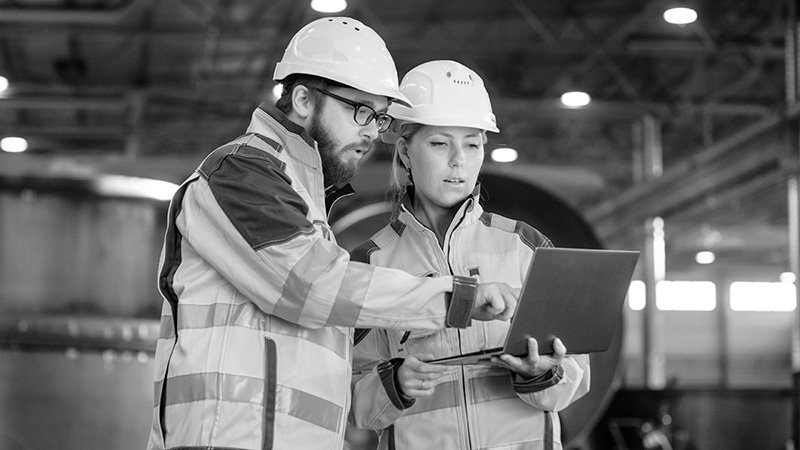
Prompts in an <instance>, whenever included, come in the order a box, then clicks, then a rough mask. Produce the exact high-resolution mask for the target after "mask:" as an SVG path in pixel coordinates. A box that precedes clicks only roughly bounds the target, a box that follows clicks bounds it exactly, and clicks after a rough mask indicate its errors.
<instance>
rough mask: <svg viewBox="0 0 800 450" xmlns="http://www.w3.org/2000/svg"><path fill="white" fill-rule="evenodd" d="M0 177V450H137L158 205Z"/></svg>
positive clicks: (150, 338)
mask: <svg viewBox="0 0 800 450" xmlns="http://www.w3.org/2000/svg"><path fill="white" fill-rule="evenodd" d="M96 187H97V186H96V184H95V183H94V181H92V180H89V179H76V178H53V177H27V178H13V179H12V178H8V177H5V178H3V177H0V449H3V450H34V449H37V450H38V449H48V448H60V449H75V450H77V449H98V450H99V449H118V450H128V449H130V450H134V449H135V450H141V449H143V448H144V447H145V444H146V442H147V433H148V431H149V427H150V420H151V411H152V405H153V363H152V354H153V349H154V348H155V340H156V338H157V336H158V319H157V318H158V316H159V314H160V305H161V300H160V296H159V294H158V290H157V288H156V272H157V266H158V255H159V251H160V245H161V240H162V238H163V230H164V223H165V217H166V204H165V203H164V202H157V201H153V200H148V199H143V198H133V197H122V196H108V195H104V194H103V193H102V192H99V191H98V190H97V189H96Z"/></svg>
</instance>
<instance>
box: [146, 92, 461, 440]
mask: <svg viewBox="0 0 800 450" xmlns="http://www.w3.org/2000/svg"><path fill="white" fill-rule="evenodd" d="M247 131H248V134H246V135H244V136H242V137H241V138H239V139H237V140H234V141H233V142H231V143H229V144H226V145H224V146H222V147H220V148H218V149H217V150H215V151H214V152H212V153H211V154H209V155H208V157H206V159H205V160H204V161H203V162H202V164H201V165H200V167H199V168H198V169H197V170H196V171H195V173H194V174H193V175H192V176H191V177H189V178H188V179H187V180H186V181H185V182H184V183H183V185H182V186H181V188H180V189H179V190H178V192H177V193H176V195H175V197H174V198H173V201H172V203H171V204H170V209H169V217H168V224H167V231H166V236H165V241H164V248H163V250H162V255H161V264H160V277H159V288H160V290H161V293H162V295H163V296H164V299H165V301H164V307H163V312H162V317H161V335H160V337H159V340H158V343H157V348H156V356H155V393H154V394H155V408H154V411H153V422H152V423H153V426H152V430H151V434H150V439H149V443H148V448H149V449H164V448H167V449H170V448H181V449H190V448H203V449H212V448H225V449H254V450H255V449H289V448H291V449H326V450H339V449H341V448H342V446H343V437H344V431H345V426H346V417H347V412H348V410H349V407H350V380H351V371H352V367H351V342H352V335H353V333H352V327H355V326H366V327H369V326H381V327H388V328H395V327H398V326H401V325H402V326H404V327H414V328H428V329H434V328H442V327H443V326H444V323H445V320H446V315H447V313H448V311H447V309H446V307H445V304H446V303H447V301H446V297H447V296H452V297H456V296H457V295H456V294H452V295H451V294H449V292H450V291H452V290H453V283H454V278H453V277H448V278H443V279H440V280H425V279H420V278H415V277H412V276H411V275H409V274H406V273H404V272H401V271H395V270H387V269H382V268H376V267H374V266H369V265H366V264H362V263H358V262H351V261H350V259H349V255H348V253H347V252H346V251H344V250H343V249H341V248H340V247H338V246H337V245H336V243H335V240H334V237H333V234H332V232H331V230H330V227H329V225H328V221H327V210H326V207H325V202H326V199H325V194H324V189H323V176H322V170H321V162H320V157H319V153H318V152H317V150H316V143H315V142H314V141H313V140H312V139H311V138H310V137H309V136H308V134H306V132H305V131H304V130H303V128H302V127H300V126H298V125H296V124H294V123H293V122H290V121H289V120H288V119H287V118H286V116H284V115H283V114H282V113H281V112H280V111H279V110H277V109H276V108H275V107H274V106H271V105H266V104H263V105H261V106H260V107H259V109H257V110H256V111H255V112H254V113H253V118H252V122H251V123H250V126H249V128H248V130H247ZM367 297H369V301H367ZM398 298H399V299H402V302H400V303H398ZM463 300H464V299H457V298H452V299H450V301H449V305H450V306H451V309H453V308H454V305H461V306H460V307H464V308H469V310H471V308H472V305H471V303H469V304H467V303H466V302H465V301H463ZM471 301H474V300H470V302H471ZM464 305H467V306H464ZM467 318H468V315H467ZM457 325H458V326H465V325H466V321H464V323H460V324H457Z"/></svg>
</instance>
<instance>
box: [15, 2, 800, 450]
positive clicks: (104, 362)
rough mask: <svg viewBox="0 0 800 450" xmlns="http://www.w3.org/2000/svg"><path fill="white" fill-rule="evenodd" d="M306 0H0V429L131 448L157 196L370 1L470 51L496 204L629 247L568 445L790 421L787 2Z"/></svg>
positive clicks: (350, 225)
mask: <svg viewBox="0 0 800 450" xmlns="http://www.w3.org/2000/svg"><path fill="white" fill-rule="evenodd" d="M315 3H317V2H316V1H310V0H207V1H206V0H0V90H1V91H2V92H0V138H2V141H0V143H1V144H2V148H3V150H4V151H0V449H3V450H17V449H19V450H30V449H49V448H61V449H120V450H126V449H141V448H144V446H145V442H146V438H147V433H148V429H149V423H150V413H151V405H152V401H153V398H152V397H153V385H152V377H153V373H152V372H153V364H152V356H153V350H154V347H155V339H156V337H157V335H158V316H159V314H160V307H161V298H160V297H159V294H158V291H157V289H156V282H155V275H156V271H157V262H158V256H159V252H160V244H161V240H162V234H163V230H164V226H165V217H166V207H167V202H166V199H168V198H169V197H170V195H171V190H174V188H175V184H177V183H180V182H181V181H182V180H183V179H184V178H185V177H186V176H187V175H188V174H190V173H191V171H192V170H193V168H194V167H195V166H196V165H197V164H198V163H199V162H200V160H201V159H202V158H203V157H204V156H205V154H207V153H208V152H209V151H211V150H212V149H213V148H215V147H216V146H218V145H221V144H223V143H225V142H227V141H228V140H230V139H231V138H233V137H235V136H238V135H239V134H241V133H242V132H243V131H244V129H245V126H246V124H247V122H248V120H249V117H250V114H251V112H252V110H253V109H254V108H255V107H256V106H257V105H258V104H259V103H260V102H262V101H269V102H273V101H274V100H275V97H274V94H273V88H274V84H273V82H272V81H271V77H272V71H273V68H274V65H275V63H276V62H277V61H278V60H279V59H280V57H281V55H282V53H283V50H284V48H285V46H286V44H287V42H288V40H289V38H290V37H291V36H292V35H293V34H294V33H295V32H296V31H297V30H298V29H299V28H300V27H301V26H302V25H304V24H305V23H307V22H309V21H311V20H313V19H316V18H318V17H321V16H323V15H326V14H337V15H347V16H350V17H354V18H357V19H359V20H361V21H363V22H364V23H366V24H367V25H369V26H371V27H372V28H374V29H375V30H376V31H377V32H378V33H379V34H380V35H381V36H382V37H383V38H384V39H385V41H386V43H387V46H388V48H389V50H390V51H391V52H392V54H393V55H394V58H395V62H396V63H397V67H398V71H399V73H400V76H402V74H403V73H405V72H406V71H407V70H409V69H410V68H412V67H414V66H416V65H417V64H419V63H421V62H423V61H427V60H432V59H454V60H457V61H460V62H463V63H465V64H466V65H468V66H470V67H471V68H473V69H475V70H476V71H477V72H478V73H479V74H481V75H482V77H483V79H484V80H485V81H486V84H487V88H488V90H489V93H490V95H491V98H492V102H493V107H494V110H495V113H496V115H497V119H498V125H499V127H500V130H501V132H500V133H498V134H496V135H491V136H490V140H491V141H490V143H489V145H488V146H487V158H486V162H485V166H484V167H485V169H484V175H483V177H482V184H483V186H484V188H485V189H484V190H485V198H486V200H487V204H488V205H489V206H488V208H489V209H494V210H495V211H498V212H501V213H504V214H506V215H509V216H512V217H516V218H519V219H523V220H526V221H528V222H529V223H531V224H533V225H535V226H536V227H537V228H539V229H541V230H542V231H543V232H545V233H546V234H548V235H549V236H550V237H551V238H552V239H553V241H554V242H555V244H556V245H559V246H572V247H605V248H626V249H636V250H641V251H642V257H641V258H640V261H639V266H638V268H637V274H636V276H635V279H636V281H635V282H634V283H633V284H632V286H631V291H630V295H629V299H628V305H627V306H626V308H625V311H624V317H623V321H622V324H623V325H622V327H621V328H620V329H619V330H618V333H617V338H616V340H615V342H614V344H613V345H612V348H611V350H609V352H607V353H605V354H598V355H593V375H592V376H593V381H592V382H593V389H592V393H591V394H590V395H589V396H588V397H586V398H584V399H582V400H581V401H580V402H579V403H576V404H575V405H574V406H572V407H571V408H569V409H568V410H567V411H565V412H564V413H563V415H562V416H563V420H564V433H565V436H564V439H565V442H568V447H569V448H574V449H584V450H603V449H620V450H626V449H630V450H633V449H644V448H668V447H667V444H665V443H662V444H659V445H661V446H660V447H653V445H655V444H653V443H654V442H655V443H658V442H663V441H659V439H658V438H659V437H662V436H663V437H664V438H666V439H669V442H670V443H669V444H668V445H669V447H671V448H674V449H676V450H677V449H721V448H724V449H742V450H744V449H753V448H758V449H767V450H778V449H788V448H795V446H793V444H792V443H793V442H795V443H796V442H797V436H798V424H799V423H800V418H799V417H800V414H798V412H799V411H798V409H799V408H798V405H799V404H800V393H799V392H798V383H800V345H798V340H800V333H799V332H798V330H799V329H800V328H799V327H798V317H800V313H798V310H797V291H796V288H795V286H796V283H795V278H796V277H797V274H798V270H800V269H798V265H800V263H799V262H798V261H800V255H799V253H800V243H798V239H799V238H800V224H799V223H798V222H799V221H800V218H798V216H799V215H800V214H798V210H799V209H800V198H799V197H800V196H798V170H797V169H798V161H800V159H799V158H800V150H799V149H798V115H800V105H798V104H797V99H798V98H800V90H798V87H799V86H800V74H798V67H800V66H798V56H799V55H800V46H799V45H798V39H799V36H800V27H799V26H798V14H800V12H799V11H798V10H799V9H800V6H798V4H797V3H798V2H796V1H793V0H761V1H748V0H686V1H684V2H680V1H671V0H670V1H658V0H653V1H642V0H563V1H549V2H544V1H539V2H534V1H531V0H494V1H491V2H489V1H485V0H437V1H389V0H347V2H344V1H340V2H339V3H342V4H343V6H344V8H345V9H344V10H342V11H341V12H333V13H330V12H328V13H326V12H320V11H317V10H315V9H313V8H312V4H315ZM313 6H316V5H313ZM676 6H680V7H690V8H692V9H693V11H694V12H695V13H696V17H693V16H691V15H690V16H689V17H688V19H674V18H673V17H672V16H671V15H670V14H666V15H665V12H666V11H667V10H669V9H670V8H673V7H676ZM684 12H686V11H684ZM667 19H669V20H667ZM692 19H693V20H692ZM567 92H573V95H572V96H567V97H563V98H562V94H564V93H567ZM575 92H582V93H583V95H581V94H574V93H575ZM575 97H577V99H578V100H577V103H574V101H575V100H573V103H569V101H570V98H573V99H574V98H575ZM565 102H567V103H565ZM23 150H24V151H23ZM495 151H497V152H495ZM370 155H371V156H370V159H369V160H368V161H367V162H366V163H365V165H364V167H363V171H362V175H361V176H360V177H359V179H358V180H357V181H356V183H355V187H356V190H357V192H358V193H357V195H356V196H354V197H351V198H349V199H347V200H346V201H343V202H341V203H340V204H337V207H336V209H335V210H334V211H333V212H332V216H331V222H332V224H333V225H334V228H335V229H336V230H337V232H338V237H339V241H340V243H341V244H342V245H343V246H344V247H346V248H350V247H352V246H353V245H355V244H356V243H357V242H360V241H361V240H362V239H365V238H366V237H368V236H369V235H370V233H371V232H372V231H374V230H375V229H377V228H378V227H379V226H380V225H381V224H382V223H383V221H384V220H385V215H384V212H383V211H384V207H383V200H384V194H385V189H386V186H385V180H386V178H387V177H386V174H387V173H388V166H387V162H388V159H389V158H388V156H389V152H388V149H387V148H386V147H384V146H382V145H379V146H378V147H377V148H376V151H374V152H372V153H371V154H370ZM509 155H510V156H509ZM514 158H515V159H514ZM371 442H372V438H371V436H370V435H368V434H364V433H359V432H356V431H354V430H351V431H350V432H349V434H348V445H349V446H350V447H351V448H352V449H367V448H370V445H371ZM648 444H651V445H650V446H648Z"/></svg>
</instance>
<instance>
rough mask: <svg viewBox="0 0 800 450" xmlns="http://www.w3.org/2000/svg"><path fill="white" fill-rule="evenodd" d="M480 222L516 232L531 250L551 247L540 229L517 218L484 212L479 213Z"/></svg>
mask: <svg viewBox="0 0 800 450" xmlns="http://www.w3.org/2000/svg"><path fill="white" fill-rule="evenodd" d="M480 221H481V223H483V224H484V225H486V226H488V227H492V228H498V229H501V230H505V231H508V232H510V233H515V234H517V235H518V236H519V237H520V239H521V240H522V242H524V243H525V245H527V246H528V247H530V248H531V249H532V250H536V249H537V248H539V247H552V246H553V244H552V243H551V242H550V239H548V238H547V236H545V235H544V234H542V232H541V231H539V230H537V229H536V228H534V227H532V226H530V225H528V224H527V223H525V222H521V221H519V220H514V219H509V218H507V217H503V216H500V215H498V214H494V213H490V212H485V211H484V213H483V214H481V218H480Z"/></svg>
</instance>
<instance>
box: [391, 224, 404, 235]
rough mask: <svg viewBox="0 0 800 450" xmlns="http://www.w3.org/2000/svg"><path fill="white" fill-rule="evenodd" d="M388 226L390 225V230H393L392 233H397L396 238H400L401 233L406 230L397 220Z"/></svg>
mask: <svg viewBox="0 0 800 450" xmlns="http://www.w3.org/2000/svg"><path fill="white" fill-rule="evenodd" d="M390 225H391V227H392V229H393V230H394V232H395V233H397V236H398V237H400V236H402V235H403V231H404V230H405V229H406V224H404V223H403V222H400V221H399V220H395V221H394V222H392V223H391V224H390Z"/></svg>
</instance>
